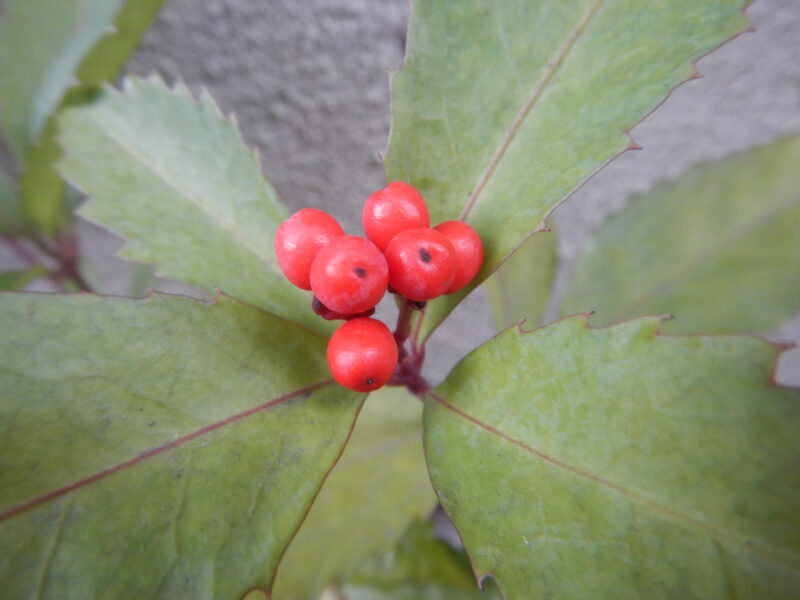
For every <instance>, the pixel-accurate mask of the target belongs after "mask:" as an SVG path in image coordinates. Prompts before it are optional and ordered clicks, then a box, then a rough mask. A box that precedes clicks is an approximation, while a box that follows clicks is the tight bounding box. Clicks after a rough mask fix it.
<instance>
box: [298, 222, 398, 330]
mask: <svg viewBox="0 0 800 600" xmlns="http://www.w3.org/2000/svg"><path fill="white" fill-rule="evenodd" d="M388 281H389V268H388V267H387V266H386V259H385V258H384V257H383V254H381V251H380V250H378V249H377V248H376V247H375V244H373V243H372V242H370V241H369V240H368V239H365V238H362V237H357V236H354V235H345V236H342V237H340V238H336V239H335V240H333V241H332V242H331V243H330V244H328V245H327V246H325V247H324V248H323V249H322V250H320V251H319V254H317V257H316V258H315V259H314V262H313V263H312V264H311V289H312V290H314V294H315V295H316V296H317V298H319V300H320V301H321V302H322V303H323V304H324V305H325V306H327V307H328V308H330V309H331V310H332V311H335V312H337V313H342V314H344V315H354V314H357V313H362V312H364V311H367V310H369V309H370V308H372V307H373V306H375V305H376V304H377V303H378V301H379V300H380V299H381V298H382V297H383V295H384V294H385V293H386V285H387V283H388Z"/></svg>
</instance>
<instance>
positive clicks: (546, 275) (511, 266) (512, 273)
mask: <svg viewBox="0 0 800 600" xmlns="http://www.w3.org/2000/svg"><path fill="white" fill-rule="evenodd" d="M556 239H557V238H556V236H555V235H553V234H552V233H547V232H542V233H541V234H538V235H534V236H531V237H530V238H528V239H527V240H526V241H525V242H524V243H523V244H522V246H521V247H520V248H518V249H517V250H516V251H515V252H514V254H512V255H511V256H509V257H508V259H507V260H506V261H505V262H504V263H503V264H502V265H500V268H499V269H498V270H497V271H495V272H494V273H492V275H491V276H490V277H489V278H488V279H487V280H486V281H484V282H483V285H484V287H485V288H486V294H487V296H488V298H489V304H490V306H491V307H492V312H493V313H494V320H495V323H497V329H498V330H501V329H505V328H506V327H509V326H510V325H512V324H513V323H518V322H519V321H520V319H525V320H526V321H527V322H528V323H529V324H530V325H537V324H538V323H540V322H541V320H542V317H543V316H544V311H545V309H546V308H547V302H548V300H549V299H550V291H551V289H552V287H553V279H554V278H555V274H556V261H557V259H558V255H557V244H556Z"/></svg>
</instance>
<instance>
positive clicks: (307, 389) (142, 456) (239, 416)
mask: <svg viewBox="0 0 800 600" xmlns="http://www.w3.org/2000/svg"><path fill="white" fill-rule="evenodd" d="M332 384H333V380H331V379H326V380H325V381H318V382H316V383H312V384H310V385H307V386H304V387H302V388H299V389H296V390H293V391H291V392H287V393H286V394H283V395H281V396H278V397H277V398H273V399H271V400H269V401H267V402H264V403H262V404H259V405H257V406H254V407H252V408H249V409H247V410H245V411H243V412H240V413H236V414H234V415H231V416H230V417H226V418H224V419H221V420H219V421H215V422H214V423H211V424H210V425H206V426H205V427H201V428H200V429H196V430H194V431H192V432H191V433H188V434H186V435H183V436H181V437H179V438H177V439H175V440H172V441H170V442H167V443H165V444H162V445H161V446H156V447H155V448H151V449H150V450H145V451H144V452H140V453H139V454H138V455H136V456H135V457H134V458H131V459H128V460H126V461H123V462H121V463H117V464H116V465H113V466H111V467H107V468H105V469H102V470H101V471H98V472H96V473H93V474H92V475H89V476H87V477H83V478H81V479H79V480H77V481H74V482H73V483H70V484H68V485H65V486H62V487H59V488H57V489H55V490H51V491H49V492H46V493H44V494H39V495H38V496H34V497H33V498H30V499H28V500H26V501H25V502H22V503H20V504H16V505H14V506H11V507H10V508H7V509H6V510H3V511H0V522H2V521H5V520H6V519H10V518H13V517H15V516H16V515H18V514H19V513H22V512H25V511H27V510H29V509H32V508H35V507H37V506H40V505H41V504H45V503H47V502H50V501H51V500H55V499H56V498H60V497H61V496H64V495H66V494H69V493H71V492H74V491H76V490H79V489H81V488H83V487H86V486H87V485H91V484H93V483H96V482H98V481H101V480H103V479H105V478H107V477H109V476H111V475H114V474H115V473H118V472H119V471H123V470H126V469H129V468H131V467H134V466H136V465H137V464H139V463H141V462H144V461H146V460H147V459H149V458H152V457H154V456H158V455H159V454H163V453H164V452H166V451H168V450H173V449H175V448H178V447H180V446H183V445H184V444H186V443H188V442H191V441H192V440H195V439H197V438H199V437H202V436H204V435H206V434H208V433H212V432H214V431H217V430H219V429H222V428H224V427H227V426H228V425H232V424H234V423H237V422H239V421H242V420H244V419H246V418H248V417H251V416H253V415H255V414H257V413H260V412H263V411H265V410H269V409H271V408H274V407H276V406H280V405H281V404H283V403H285V402H288V401H289V400H292V399H293V398H297V397H298V396H303V395H305V394H311V393H313V392H316V391H317V390H319V389H321V388H323V387H325V386H327V385H332Z"/></svg>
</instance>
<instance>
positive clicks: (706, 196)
mask: <svg viewBox="0 0 800 600" xmlns="http://www.w3.org/2000/svg"><path fill="white" fill-rule="evenodd" d="M798 275H800V136H795V137H793V138H789V139H786V140H782V141H779V142H776V143H773V144H770V145H769V146H765V147H763V148H759V149H757V150H751V151H748V152H743V153H741V154H738V155H736V156H733V157H731V158H727V159H725V160H722V161H719V162H716V163H710V164H706V165H701V166H699V167H695V168H694V169H692V170H691V171H689V172H688V173H686V174H685V175H684V176H683V177H681V178H680V179H678V180H677V181H674V182H668V183H666V182H665V183H660V184H658V185H657V186H656V187H655V188H654V189H653V190H652V191H651V192H649V193H647V194H644V195H642V196H639V197H636V198H634V199H633V200H632V201H631V204H630V205H629V206H628V207H627V208H626V209H625V210H624V211H622V213H620V214H619V215H616V216H614V217H612V218H611V219H610V220H609V221H608V222H607V223H606V224H604V225H603V227H602V228H601V229H600V231H599V232H598V234H597V235H596V236H595V238H594V239H593V240H590V241H589V244H588V249H587V251H586V252H585V253H584V255H583V256H582V257H581V260H580V263H579V265H578V267H577V270H576V273H575V276H574V278H573V280H572V281H571V282H570V286H569V289H568V291H567V295H566V297H565V299H564V304H563V308H562V311H563V312H564V313H566V314H569V313H574V312H579V311H586V310H594V311H596V313H597V314H596V315H595V316H593V317H592V322H593V323H597V324H607V323H611V322H614V321H620V320H622V319H627V318H630V317H634V316H638V315H645V314H663V313H670V314H673V315H675V319H673V320H672V321H669V322H667V323H665V324H664V330H665V331H668V332H670V333H695V332H733V331H761V330H767V329H771V328H773V327H775V326H777V325H778V324H779V323H780V322H781V321H783V320H784V319H788V318H790V317H791V316H792V315H793V314H794V313H795V312H796V311H797V310H798V309H800V276H798Z"/></svg>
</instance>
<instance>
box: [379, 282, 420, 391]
mask: <svg viewBox="0 0 800 600" xmlns="http://www.w3.org/2000/svg"><path fill="white" fill-rule="evenodd" d="M398 299H399V300H400V301H399V302H398V305H399V309H400V312H399V314H398V315H397V326H396V327H395V330H394V339H395V342H397V368H396V369H395V372H394V375H393V376H392V379H391V380H390V381H389V385H402V386H405V387H406V388H408V390H409V391H410V392H411V393H412V394H414V395H415V396H417V397H420V398H422V397H424V396H425V394H426V393H427V392H428V390H429V389H430V385H429V384H428V382H427V381H425V378H424V377H422V364H423V362H424V361H425V348H424V347H423V348H419V347H418V346H417V344H416V343H412V344H411V349H410V352H409V351H408V350H407V349H406V342H407V341H408V339H409V337H410V335H411V320H412V318H411V317H412V316H413V314H414V311H415V310H416V311H420V312H421V311H422V310H424V309H422V308H419V307H418V306H417V303H415V302H413V301H412V300H409V299H407V298H402V297H399V296H398Z"/></svg>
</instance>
